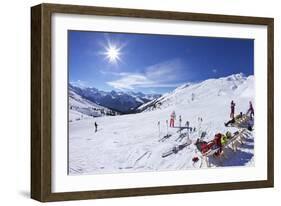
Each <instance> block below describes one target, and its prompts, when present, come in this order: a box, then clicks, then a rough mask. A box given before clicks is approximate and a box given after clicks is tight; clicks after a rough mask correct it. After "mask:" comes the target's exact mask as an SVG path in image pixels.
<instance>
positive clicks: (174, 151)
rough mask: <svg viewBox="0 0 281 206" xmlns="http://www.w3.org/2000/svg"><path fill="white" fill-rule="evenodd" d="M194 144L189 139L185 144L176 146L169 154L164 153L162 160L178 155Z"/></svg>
mask: <svg viewBox="0 0 281 206" xmlns="http://www.w3.org/2000/svg"><path fill="white" fill-rule="evenodd" d="M191 143H192V141H191V140H190V139H188V140H187V141H186V142H185V143H183V144H180V145H177V146H174V147H173V148H172V149H170V150H169V151H167V152H164V153H163V154H162V158H165V157H168V156H170V155H172V154H177V153H178V152H179V151H181V150H183V149H184V148H185V147H187V146H189V145H190V144H191Z"/></svg>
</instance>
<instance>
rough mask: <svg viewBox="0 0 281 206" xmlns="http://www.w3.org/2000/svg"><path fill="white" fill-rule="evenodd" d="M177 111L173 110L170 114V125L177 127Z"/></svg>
mask: <svg viewBox="0 0 281 206" xmlns="http://www.w3.org/2000/svg"><path fill="white" fill-rule="evenodd" d="M175 119H176V112H175V111H173V112H172V114H171V116H170V127H175Z"/></svg>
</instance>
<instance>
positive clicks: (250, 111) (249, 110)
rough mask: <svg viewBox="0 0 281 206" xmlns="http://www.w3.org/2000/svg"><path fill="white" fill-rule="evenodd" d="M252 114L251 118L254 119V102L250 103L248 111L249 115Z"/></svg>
mask: <svg viewBox="0 0 281 206" xmlns="http://www.w3.org/2000/svg"><path fill="white" fill-rule="evenodd" d="M248 114H250V118H251V119H252V118H253V116H254V108H253V104H252V102H251V101H250V102H249V109H248V111H247V115H248Z"/></svg>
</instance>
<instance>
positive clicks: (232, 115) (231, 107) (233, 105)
mask: <svg viewBox="0 0 281 206" xmlns="http://www.w3.org/2000/svg"><path fill="white" fill-rule="evenodd" d="M230 110H231V112H230V118H231V119H233V118H234V112H235V103H234V101H233V100H232V101H231V103H230Z"/></svg>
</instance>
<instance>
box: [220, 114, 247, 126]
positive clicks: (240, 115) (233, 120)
mask: <svg viewBox="0 0 281 206" xmlns="http://www.w3.org/2000/svg"><path fill="white" fill-rule="evenodd" d="M242 117H243V113H242V112H240V114H238V115H236V116H235V117H234V118H232V119H231V120H229V121H228V122H227V123H224V125H225V126H226V127H228V125H229V124H234V123H235V121H236V120H238V119H240V118H242Z"/></svg>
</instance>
